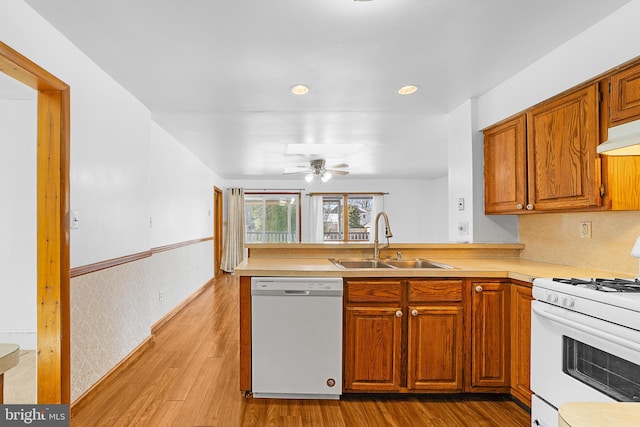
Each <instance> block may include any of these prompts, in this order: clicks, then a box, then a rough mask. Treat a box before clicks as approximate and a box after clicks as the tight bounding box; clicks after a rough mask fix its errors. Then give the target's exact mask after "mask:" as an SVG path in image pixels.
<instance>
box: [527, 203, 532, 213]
mask: <svg viewBox="0 0 640 427" xmlns="http://www.w3.org/2000/svg"><path fill="white" fill-rule="evenodd" d="M527 210H528V211H532V210H533V205H532V204H531V203H529V204H528V205H527Z"/></svg>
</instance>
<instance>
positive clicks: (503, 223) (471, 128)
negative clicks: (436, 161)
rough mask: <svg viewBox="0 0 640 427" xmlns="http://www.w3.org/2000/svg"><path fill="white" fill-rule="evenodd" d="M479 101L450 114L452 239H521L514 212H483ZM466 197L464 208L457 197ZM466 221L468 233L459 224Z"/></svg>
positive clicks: (487, 240) (509, 240)
mask: <svg viewBox="0 0 640 427" xmlns="http://www.w3.org/2000/svg"><path fill="white" fill-rule="evenodd" d="M476 114H477V103H476V100H475V99H470V100H467V101H466V102H465V103H464V104H462V105H460V106H459V107H458V108H456V109H455V110H454V111H452V112H451V113H449V116H448V119H449V141H448V142H449V146H448V147H449V198H448V212H449V221H448V223H449V228H448V230H449V240H450V241H453V242H473V243H479V242H505V243H515V242H517V241H518V218H517V216H515V215H493V216H486V215H485V214H484V197H483V195H484V185H483V183H484V165H483V158H484V154H483V136H482V133H481V132H479V131H477V130H476V117H477V116H476ZM460 198H463V199H464V209H463V210H460V209H458V200H459V199H460ZM463 224H465V225H466V226H467V232H466V234H465V233H464V232H461V231H460V230H459V229H458V227H459V226H460V225H463Z"/></svg>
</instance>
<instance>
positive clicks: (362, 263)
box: [329, 258, 393, 268]
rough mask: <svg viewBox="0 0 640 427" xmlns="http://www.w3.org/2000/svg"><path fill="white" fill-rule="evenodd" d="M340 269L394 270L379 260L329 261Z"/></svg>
mask: <svg viewBox="0 0 640 427" xmlns="http://www.w3.org/2000/svg"><path fill="white" fill-rule="evenodd" d="M329 261H331V262H332V263H334V264H335V265H337V266H338V267H344V268H393V267H391V266H390V265H388V264H386V263H384V262H382V261H380V260H379V259H333V258H331V259H329Z"/></svg>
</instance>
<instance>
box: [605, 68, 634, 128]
mask: <svg viewBox="0 0 640 427" xmlns="http://www.w3.org/2000/svg"><path fill="white" fill-rule="evenodd" d="M609 102H610V104H609V108H610V115H609V125H610V126H616V125H619V124H622V123H625V122H628V121H631V120H635V119H639V118H640V65H636V66H635V67H631V68H628V69H626V70H623V71H620V72H619V73H616V74H614V75H613V76H612V77H611V88H610V99H609Z"/></svg>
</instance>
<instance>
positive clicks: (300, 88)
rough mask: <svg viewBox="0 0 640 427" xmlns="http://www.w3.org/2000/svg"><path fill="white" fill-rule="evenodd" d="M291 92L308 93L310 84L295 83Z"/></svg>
mask: <svg viewBox="0 0 640 427" xmlns="http://www.w3.org/2000/svg"><path fill="white" fill-rule="evenodd" d="M291 93H293V94H294V95H306V94H307V93H309V86H307V85H295V86H293V87H292V88H291Z"/></svg>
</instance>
